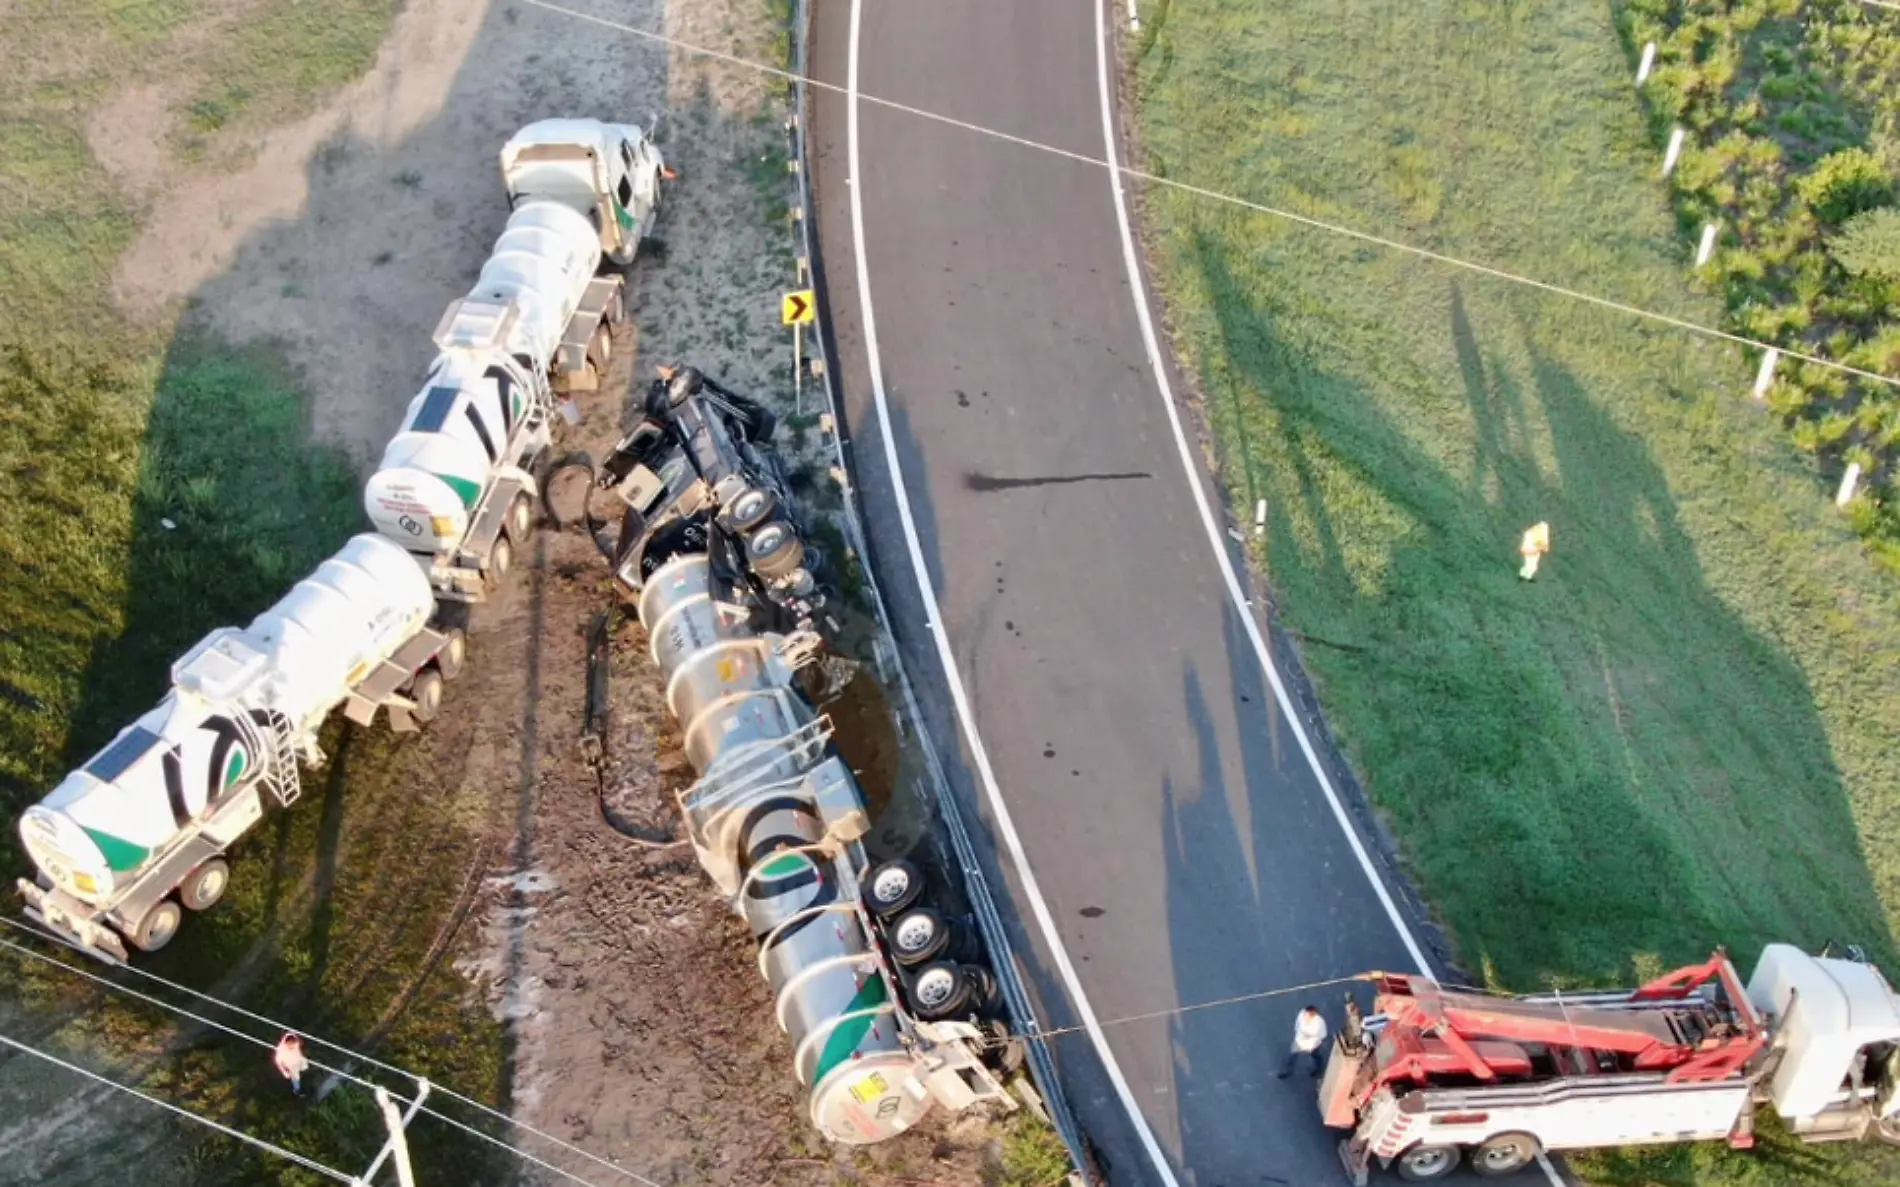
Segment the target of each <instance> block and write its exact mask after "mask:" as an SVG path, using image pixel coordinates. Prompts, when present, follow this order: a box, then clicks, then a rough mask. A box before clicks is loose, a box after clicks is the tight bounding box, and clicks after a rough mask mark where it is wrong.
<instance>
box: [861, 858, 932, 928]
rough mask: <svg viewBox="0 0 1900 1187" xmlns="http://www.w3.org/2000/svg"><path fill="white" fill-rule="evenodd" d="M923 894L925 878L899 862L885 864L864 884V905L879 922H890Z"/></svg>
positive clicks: (914, 869)
mask: <svg viewBox="0 0 1900 1187" xmlns="http://www.w3.org/2000/svg"><path fill="white" fill-rule="evenodd" d="M923 894H924V876H923V873H922V872H921V871H920V870H918V868H917V867H916V866H914V865H912V864H910V863H909V862H907V861H904V860H903V859H902V858H899V859H898V860H896V861H887V862H885V863H884V864H883V865H881V866H879V867H877V868H876V869H874V870H872V871H871V874H870V876H869V877H867V878H866V879H865V880H864V904H865V905H866V906H867V907H870V908H871V913H872V914H873V915H876V916H877V917H878V918H879V919H891V918H894V917H895V916H896V915H898V914H899V913H900V912H902V911H904V910H905V909H907V908H908V907H910V906H911V904H913V903H915V902H916V901H917V900H918V899H920V898H922V897H923Z"/></svg>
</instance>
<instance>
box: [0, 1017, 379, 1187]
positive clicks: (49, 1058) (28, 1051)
mask: <svg viewBox="0 0 1900 1187" xmlns="http://www.w3.org/2000/svg"><path fill="white" fill-rule="evenodd" d="M0 1043H5V1044H6V1045H7V1046H9V1047H11V1048H13V1049H14V1050H15V1051H19V1052H21V1053H22V1054H25V1055H31V1056H33V1057H34V1058H35V1059H43V1060H45V1061H46V1062H47V1063H51V1064H54V1065H56V1066H58V1067H62V1068H65V1069H66V1070H67V1071H69V1072H73V1073H76V1074H78V1075H81V1076H84V1077H86V1078H87V1079H88V1080H92V1081H94V1082H95V1083H99V1084H103V1085H105V1086H106V1087H108V1088H111V1089H114V1090H116V1091H119V1092H123V1093H125V1094H126V1095H128V1096H135V1097H137V1098H138V1099H140V1100H142V1101H144V1102H145V1103H146V1104H150V1105H157V1106H158V1107H159V1108H161V1109H164V1110H166V1111H168V1112H172V1113H176V1114H178V1115H179V1116H180V1117H184V1118H186V1119H187V1120H191V1121H196V1122H197V1123H198V1124H200V1125H204V1126H209V1127H210V1128H212V1129H215V1130H217V1131H218V1132H219V1133H221V1134H223V1135H225V1136H226V1137H230V1138H236V1139H237V1140H238V1141H240V1142H244V1143H246V1144H248V1145H252V1146H255V1147H257V1148H258V1149H260V1150H263V1151H265V1152H267V1153H270V1154H275V1155H276V1156H277V1157H279V1158H282V1159H285V1160H286V1161H289V1162H294V1163H296V1164H297V1165H299V1166H301V1167H303V1168H304V1169H306V1170H311V1171H315V1172H316V1173H317V1174H320V1175H324V1176H326V1177H328V1178H331V1179H335V1180H336V1181H337V1182H339V1183H352V1184H355V1183H360V1182H361V1180H359V1179H358V1178H357V1177H356V1176H355V1175H348V1174H344V1173H343V1172H342V1171H340V1170H336V1169H335V1168H333V1167H328V1166H325V1165H324V1164H323V1163H321V1162H318V1161H316V1160H315V1159H313V1158H306V1157H305V1156H304V1155H302V1154H299V1153H297V1152H296V1151H294V1150H286V1149H284V1148H283V1147H282V1146H278V1145H274V1144H273V1143H271V1142H267V1141H265V1140H264V1139H263V1138H260V1137H253V1136H251V1135H250V1134H248V1133H245V1132H244V1131H242V1130H239V1129H233V1128H231V1127H230V1126H228V1125H225V1124H223V1123H222V1122H218V1121H213V1120H212V1119H211V1118H209V1117H205V1116H202V1115H200V1114H198V1113H194V1112H192V1111H191V1110H190V1109H187V1108H184V1107H182V1106H180V1105H175V1104H173V1103H172V1102H170V1101H168V1100H160V1099H159V1098H158V1097H156V1096H152V1095H150V1094H148V1093H144V1092H140V1091H139V1090H138V1089H136V1088H134V1087H132V1086H131V1085H129V1084H121V1083H119V1082H118V1081H117V1080H114V1079H112V1078H111V1077H110V1076H102V1075H100V1074H99V1073H98V1072H94V1071H88V1070H87V1069H85V1068H83V1067H80V1066H79V1065H78V1064H76V1063H68V1062H67V1061H66V1060H64V1059H61V1058H60V1057H59V1056H57V1055H53V1054H51V1053H49V1052H46V1051H41V1050H40V1049H38V1048H37V1047H33V1046H30V1045H28V1044H26V1043H22V1042H20V1041H19V1040H18V1039H13V1038H9V1037H7V1036H6V1035H3V1034H0Z"/></svg>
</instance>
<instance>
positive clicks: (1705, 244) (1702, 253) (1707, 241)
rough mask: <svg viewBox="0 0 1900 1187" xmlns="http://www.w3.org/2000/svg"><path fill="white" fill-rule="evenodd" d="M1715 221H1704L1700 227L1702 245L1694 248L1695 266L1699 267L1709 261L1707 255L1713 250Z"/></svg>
mask: <svg viewBox="0 0 1900 1187" xmlns="http://www.w3.org/2000/svg"><path fill="white" fill-rule="evenodd" d="M1718 225H1719V224H1717V223H1705V224H1703V227H1702V245H1701V246H1700V247H1698V248H1696V249H1695V266H1696V267H1698V268H1700V267H1701V266H1702V265H1704V264H1706V263H1708V262H1709V255H1710V253H1712V252H1713V251H1715V228H1716V227H1717V226H1718Z"/></svg>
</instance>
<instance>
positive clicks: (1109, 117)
mask: <svg viewBox="0 0 1900 1187" xmlns="http://www.w3.org/2000/svg"><path fill="white" fill-rule="evenodd" d="M856 2H857V0H853V3H856ZM1112 2H1113V0H1096V5H1095V60H1096V65H1097V71H1096V73H1097V78H1098V81H1099V83H1100V87H1101V100H1102V146H1103V151H1104V152H1105V153H1106V156H1107V162H1108V183H1109V188H1110V189H1111V190H1112V191H1113V192H1114V195H1115V219H1116V221H1117V222H1118V223H1120V224H1121V233H1122V262H1123V263H1124V264H1125V265H1126V266H1127V268H1128V287H1129V291H1130V293H1131V295H1132V296H1133V298H1134V302H1135V316H1136V318H1137V319H1138V320H1139V321H1140V322H1141V341H1142V346H1143V347H1144V349H1146V351H1147V353H1148V366H1149V368H1150V369H1151V370H1153V372H1154V377H1155V388H1156V390H1157V391H1159V392H1160V393H1161V403H1162V406H1163V407H1165V408H1166V409H1167V411H1168V424H1169V426H1170V427H1171V428H1172V429H1173V430H1174V444H1175V448H1176V450H1177V451H1178V452H1179V454H1180V457H1181V466H1182V468H1183V469H1184V470H1185V471H1186V472H1187V480H1188V487H1189V489H1191V490H1192V491H1193V492H1194V505H1195V507H1196V508H1198V509H1199V510H1200V513H1201V523H1202V524H1203V525H1204V526H1205V527H1206V528H1207V541H1208V543H1209V544H1210V545H1211V546H1212V547H1213V549H1214V559H1215V560H1216V561H1217V562H1218V563H1219V565H1220V571H1221V577H1222V579H1223V580H1224V581H1225V582H1226V584H1227V594H1228V596H1229V597H1231V598H1232V599H1233V602H1234V608H1235V610H1236V611H1238V612H1239V615H1240V621H1241V622H1242V623H1243V624H1245V626H1246V629H1247V639H1248V641H1249V642H1250V643H1252V644H1253V650H1254V655H1255V656H1257V657H1258V658H1259V660H1260V668H1261V670H1262V671H1264V672H1265V673H1266V675H1267V682H1268V683H1269V684H1270V685H1272V687H1273V695H1274V698H1275V699H1276V700H1278V701H1279V703H1280V711H1281V712H1282V713H1283V714H1285V715H1286V720H1287V722H1288V724H1290V725H1291V726H1292V727H1293V736H1294V737H1295V738H1296V739H1298V740H1299V743H1300V753H1302V754H1304V755H1305V756H1306V762H1307V765H1308V766H1310V767H1311V768H1312V769H1313V777H1314V778H1315V779H1317V780H1319V786H1320V790H1321V791H1324V792H1325V793H1326V802H1327V804H1328V805H1329V806H1330V807H1331V808H1332V811H1333V819H1334V820H1336V821H1338V822H1339V829H1340V831H1341V832H1343V833H1345V834H1346V843H1347V844H1349V845H1350V846H1352V852H1353V856H1354V857H1356V858H1358V859H1359V868H1360V869H1362V870H1364V871H1365V875H1366V880H1367V881H1368V882H1370V883H1372V890H1373V893H1374V894H1376V895H1378V896H1379V903H1380V905H1381V906H1383V907H1384V908H1385V913H1386V917H1387V918H1389V919H1390V920H1391V921H1392V926H1393V928H1394V929H1395V930H1397V932H1398V933H1399V939H1400V940H1401V941H1403V942H1404V944H1405V950H1406V951H1407V952H1408V953H1410V954H1411V957H1412V960H1413V961H1414V962H1415V963H1416V964H1417V965H1418V970H1419V972H1421V973H1423V974H1424V975H1426V976H1427V977H1434V978H1435V977H1437V975H1438V974H1437V973H1436V972H1434V971H1433V969H1432V965H1431V962H1430V961H1429V960H1427V959H1426V958H1425V951H1424V949H1423V948H1421V947H1420V946H1419V943H1418V940H1417V938H1416V937H1414V936H1413V935H1412V929H1411V928H1410V927H1409V926H1408V925H1407V924H1406V922H1405V917H1404V916H1403V915H1401V914H1400V913H1399V908H1398V904H1397V903H1395V902H1393V901H1392V895H1391V892H1390V891H1388V890H1387V889H1386V885H1385V881H1384V880H1383V879H1382V878H1380V877H1379V871H1378V869H1377V868H1376V867H1374V866H1373V864H1372V858H1371V856H1370V855H1369V854H1367V853H1366V848H1365V845H1364V844H1362V843H1361V842H1360V840H1359V834H1358V832H1357V831H1355V830H1354V828H1353V827H1352V821H1351V819H1350V818H1349V817H1347V815H1346V808H1345V805H1344V804H1343V803H1341V802H1340V799H1339V793H1338V792H1337V791H1336V790H1334V788H1333V781H1332V779H1331V778H1329V777H1328V776H1327V774H1326V768H1325V767H1323V766H1321V765H1320V761H1319V755H1318V754H1316V753H1315V752H1314V750H1313V743H1312V741H1311V739H1309V738H1308V737H1307V736H1306V727H1305V726H1304V725H1302V724H1301V722H1300V717H1299V713H1298V712H1297V711H1296V710H1295V709H1294V707H1293V700H1292V698H1291V697H1289V696H1288V695H1287V691H1286V685H1284V684H1283V683H1281V681H1280V673H1279V671H1278V670H1276V669H1275V668H1274V666H1273V657H1272V655H1271V654H1269V653H1268V651H1267V643H1266V640H1265V639H1263V638H1262V637H1261V635H1260V625H1259V623H1257V622H1256V621H1254V615H1253V611H1252V609H1251V603H1250V602H1249V601H1248V600H1247V596H1246V594H1245V593H1243V592H1242V590H1241V588H1240V578H1239V576H1238V575H1237V574H1236V573H1235V572H1234V563H1233V558H1231V557H1230V556H1228V555H1227V547H1226V545H1224V544H1222V543H1221V529H1220V524H1219V523H1218V522H1217V521H1216V520H1215V518H1214V512H1213V509H1212V508H1210V507H1209V506H1208V502H1207V492H1206V491H1205V490H1204V489H1203V488H1202V486H1201V477H1200V472H1199V470H1198V469H1197V463H1196V461H1195V457H1194V451H1193V450H1192V449H1190V448H1189V447H1188V439H1187V430H1186V429H1185V428H1184V427H1183V426H1182V424H1181V413H1180V410H1179V409H1178V408H1176V407H1175V403H1174V385H1173V384H1171V383H1169V382H1168V372H1167V367H1166V365H1165V364H1164V362H1163V361H1162V357H1161V344H1160V342H1159V340H1158V339H1157V338H1156V336H1155V327H1154V317H1153V315H1152V314H1151V313H1150V312H1149V310H1148V290H1147V286H1146V284H1145V283H1144V281H1143V280H1142V275H1141V263H1140V260H1139V257H1138V256H1137V255H1136V252H1135V236H1134V232H1133V230H1132V229H1131V228H1130V226H1129V220H1128V200H1127V198H1126V197H1125V196H1124V195H1123V193H1122V167H1121V156H1120V150H1119V148H1118V147H1117V145H1116V143H1115V112H1114V105H1113V95H1114V90H1113V88H1112V87H1110V86H1109V73H1108V57H1109V53H1108V50H1109V36H1108V19H1107V11H1108V5H1109V4H1110V3H1112ZM854 171H855V169H854ZM1537 1162H1538V1165H1540V1166H1542V1167H1543V1168H1544V1174H1545V1175H1546V1176H1547V1177H1548V1178H1549V1179H1550V1181H1551V1183H1552V1184H1554V1187H1564V1181H1563V1179H1562V1178H1560V1177H1559V1176H1558V1174H1557V1172H1556V1170H1555V1168H1553V1167H1552V1166H1551V1164H1550V1160H1549V1159H1548V1158H1546V1157H1544V1155H1543V1153H1542V1152H1541V1151H1540V1152H1539V1153H1538V1155H1537Z"/></svg>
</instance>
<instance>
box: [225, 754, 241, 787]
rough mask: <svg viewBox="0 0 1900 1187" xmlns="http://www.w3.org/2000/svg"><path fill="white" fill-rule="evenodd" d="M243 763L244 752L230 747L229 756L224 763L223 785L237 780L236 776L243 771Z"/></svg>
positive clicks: (227, 785) (228, 784)
mask: <svg viewBox="0 0 1900 1187" xmlns="http://www.w3.org/2000/svg"><path fill="white" fill-rule="evenodd" d="M244 765H245V763H244V752H243V751H242V750H239V749H237V748H236V747H232V748H231V758H230V760H229V761H227V762H226V763H225V764H224V785H225V786H226V787H229V786H231V785H232V784H233V783H236V782H237V781H238V776H239V775H242V774H243V773H244Z"/></svg>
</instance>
